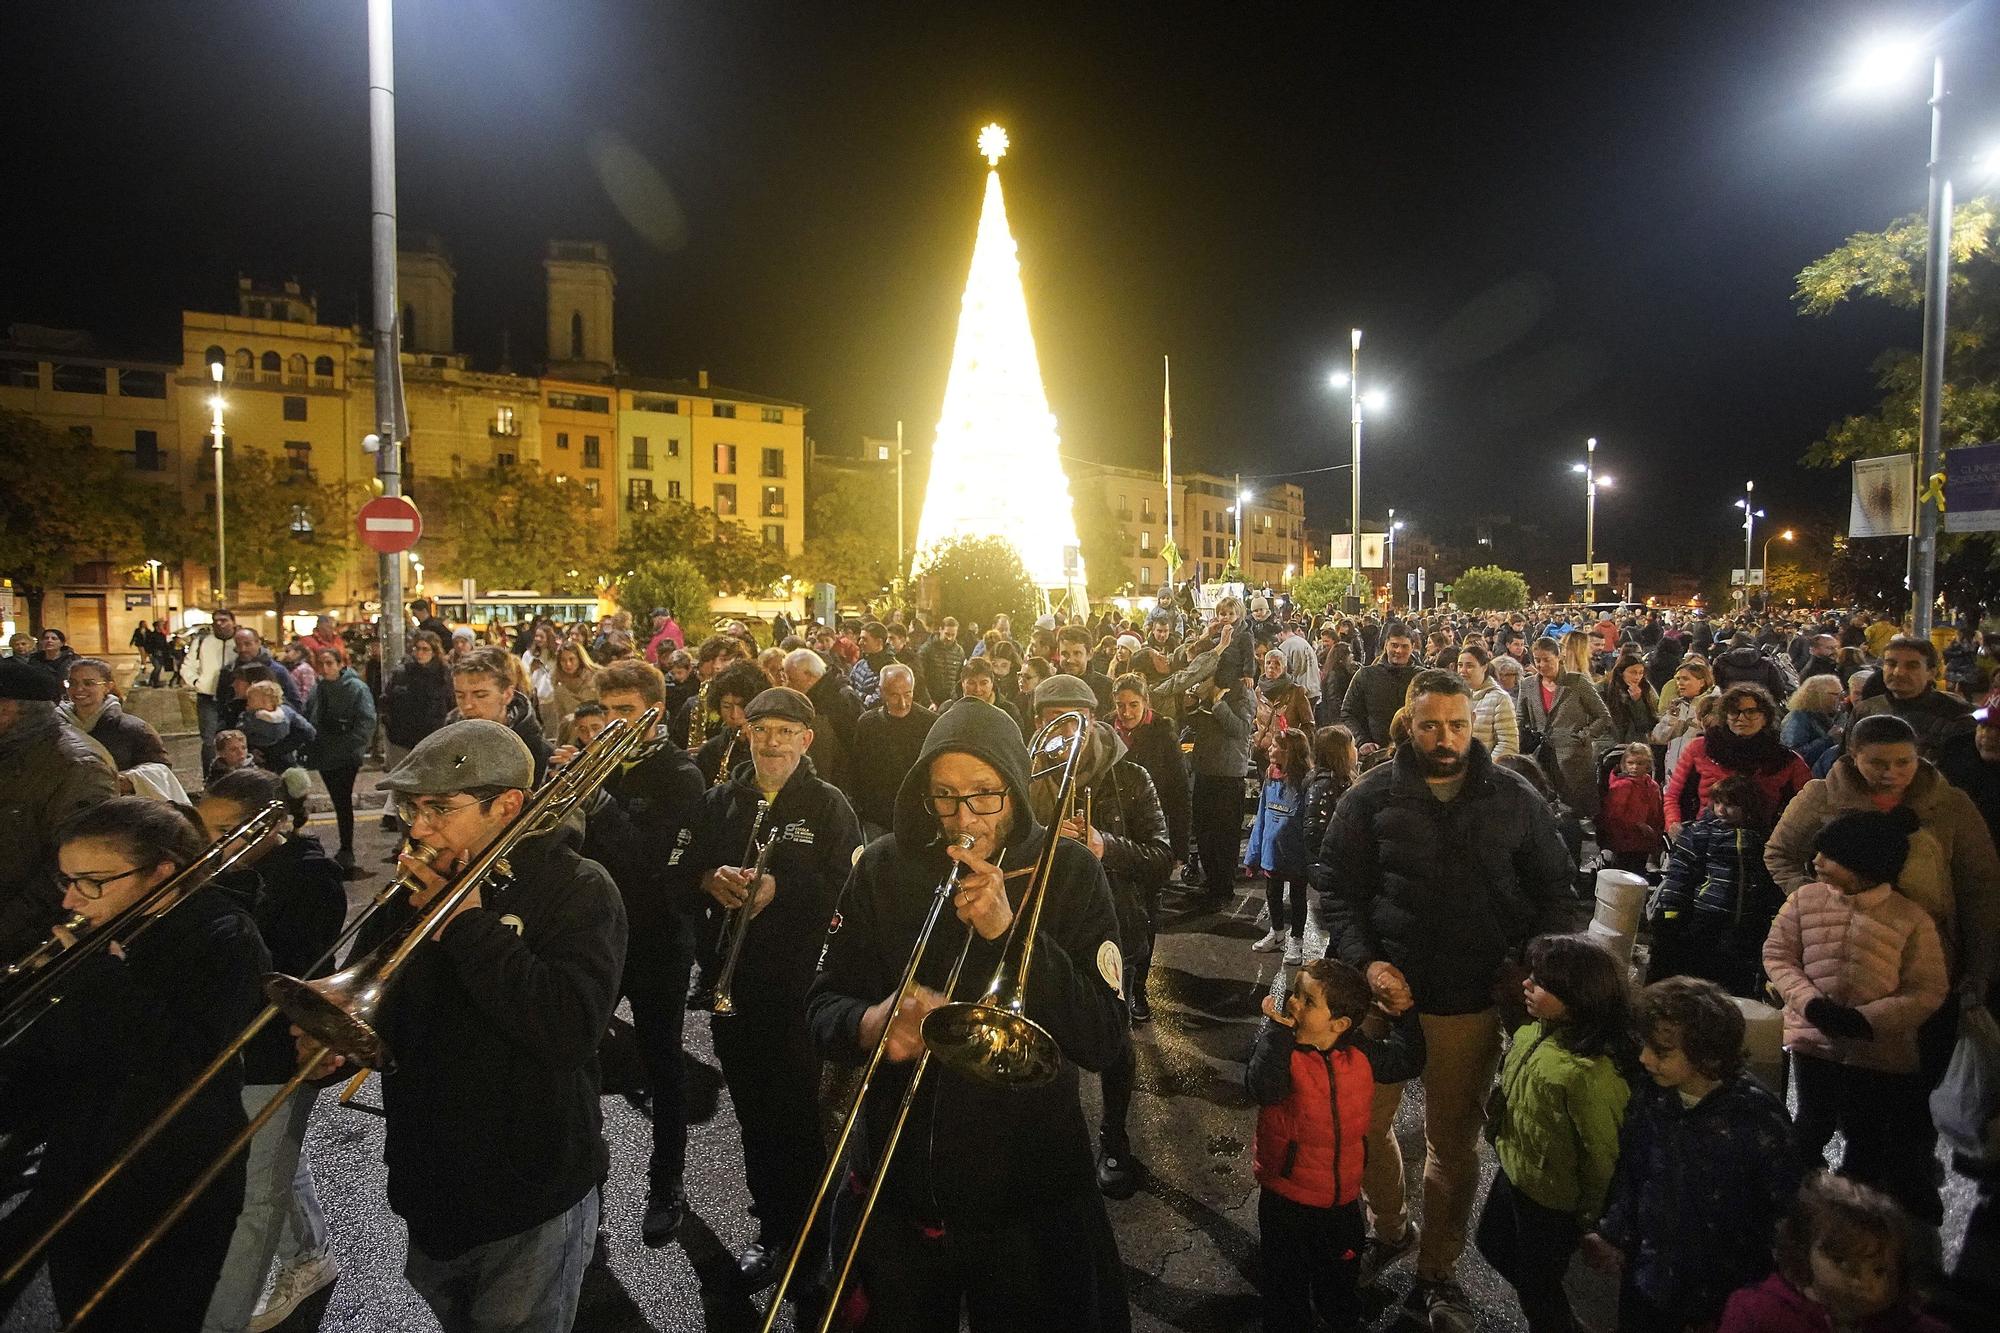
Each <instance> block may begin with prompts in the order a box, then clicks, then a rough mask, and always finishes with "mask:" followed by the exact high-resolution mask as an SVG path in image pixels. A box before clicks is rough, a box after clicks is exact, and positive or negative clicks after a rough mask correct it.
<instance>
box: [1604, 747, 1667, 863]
mask: <svg viewBox="0 0 2000 1333" xmlns="http://www.w3.org/2000/svg"><path fill="white" fill-rule="evenodd" d="M1666 826H1667V813H1666V803H1665V801H1664V800H1663V799H1662V798H1661V795H1660V784H1659V783H1658V782H1657V781H1656V780H1655V779H1654V777H1653V747H1652V746H1650V745H1648V744H1646V743H1645V742H1644V741H1634V742H1632V743H1631V744H1630V745H1628V746H1626V747H1625V753H1624V755H1623V757H1622V758H1621V759H1620V760H1619V763H1618V768H1617V770H1616V771H1615V772H1613V773H1612V775H1611V787H1610V790H1609V791H1608V792H1606V793H1605V796H1604V808H1603V810H1601V811H1600V812H1599V813H1598V817H1597V832H1598V837H1599V839H1600V841H1601V843H1602V845H1603V847H1604V850H1605V851H1607V852H1609V853H1611V864H1612V865H1613V866H1615V867H1617V868H1618V869H1620V870H1629V871H1631V872H1632V873H1633V874H1635V875H1643V874H1645V873H1646V862H1648V861H1650V860H1651V859H1652V858H1653V855H1654V853H1656V852H1658V851H1659V850H1660V834H1661V831H1662V830H1663V829H1665V828H1666Z"/></svg>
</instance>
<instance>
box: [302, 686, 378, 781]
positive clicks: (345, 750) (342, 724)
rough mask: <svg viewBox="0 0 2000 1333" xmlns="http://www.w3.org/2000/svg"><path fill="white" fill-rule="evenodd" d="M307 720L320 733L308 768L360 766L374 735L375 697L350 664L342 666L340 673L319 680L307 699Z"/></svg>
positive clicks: (311, 753)
mask: <svg viewBox="0 0 2000 1333" xmlns="http://www.w3.org/2000/svg"><path fill="white" fill-rule="evenodd" d="M306 720H307V721H309V722H311V723H312V724H313V729H314V730H315V731H317V732H318V733H319V736H318V739H316V740H315V741H314V742H313V743H312V749H311V751H310V755H311V758H310V759H309V760H308V761H307V763H308V766H309V767H312V768H317V769H342V768H360V767H361V760H362V758H363V756H365V755H366V754H367V753H368V742H369V740H370V739H371V738H372V737H373V736H374V735H375V696H374V695H373V694H371V693H369V690H368V686H367V684H366V683H365V682H364V681H363V680H362V679H361V677H360V676H358V675H356V674H355V671H354V668H353V667H342V668H341V670H340V674H339V675H337V676H333V677H331V678H328V679H323V680H321V681H320V683H319V688H318V689H316V690H314V691H313V696H312V698H310V699H308V700H307V701H306Z"/></svg>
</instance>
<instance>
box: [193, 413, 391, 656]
mask: <svg viewBox="0 0 2000 1333" xmlns="http://www.w3.org/2000/svg"><path fill="white" fill-rule="evenodd" d="M225 466H226V472H225V473H224V484H223V496H224V500H223V511H224V517H225V518H226V519H227V521H228V530H229V532H228V535H229V574H230V578H231V581H232V582H233V581H236V580H238V579H240V580H242V581H244V582H246V583H253V584H256V585H257V586H258V587H260V588H266V589H269V590H270V593H271V605H272V607H273V609H275V610H276V611H277V613H278V619H279V622H280V623H283V620H284V616H285V609H286V607H287V605H288V604H289V603H290V601H291V599H292V597H293V595H294V594H305V595H312V594H314V593H318V592H321V591H323V590H325V589H326V588H328V587H330V586H331V585H332V584H333V581H334V580H335V579H337V578H338V577H339V576H340V572H341V571H342V570H343V569H345V568H346V567H347V564H348V561H349V560H350V559H351V558H352V556H353V554H354V551H355V548H356V546H357V545H358V541H357V539H356V538H354V537H353V536H352V533H353V531H354V527H353V523H354V511H355V509H356V508H357V507H358V506H359V505H360V503H361V496H362V492H363V491H364V490H365V489H366V488H365V487H363V486H360V485H354V484H349V483H341V482H319V481H316V480H314V479H313V478H312V476H311V475H309V474H307V473H302V472H294V471H293V470H292V466H291V462H290V460H289V459H284V458H279V457H277V456H275V455H272V454H268V453H263V452H260V451H258V450H255V449H246V448H240V447H236V446H231V448H230V450H229V457H228V458H227V459H226V460H225Z"/></svg>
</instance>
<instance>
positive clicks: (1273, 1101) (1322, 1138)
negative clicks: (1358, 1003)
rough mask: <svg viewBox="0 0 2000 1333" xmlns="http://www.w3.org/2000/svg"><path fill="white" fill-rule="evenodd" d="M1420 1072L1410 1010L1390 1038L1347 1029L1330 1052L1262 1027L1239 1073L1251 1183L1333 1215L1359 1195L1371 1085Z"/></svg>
mask: <svg viewBox="0 0 2000 1333" xmlns="http://www.w3.org/2000/svg"><path fill="white" fill-rule="evenodd" d="M1423 1069H1424V1030H1423V1026H1422V1024H1421V1023H1419V1022H1418V1021H1417V1018H1416V1011H1415V1010H1408V1011H1406V1012H1405V1013H1404V1015H1403V1017H1402V1019H1401V1020H1400V1021H1398V1022H1397V1024H1396V1025H1395V1027H1394V1028H1393V1029H1392V1030H1391V1031H1390V1033H1389V1035H1388V1036H1387V1037H1385V1038H1382V1039H1380V1040H1371V1039H1370V1038H1368V1037H1365V1036H1363V1035H1362V1034H1361V1033H1360V1032H1359V1031H1358V1030H1356V1029H1352V1028H1350V1029H1349V1030H1348V1032H1346V1033H1343V1034H1342V1035H1341V1039H1340V1040H1339V1041H1338V1042H1336V1043H1334V1045H1333V1047H1332V1049H1330V1050H1320V1049H1318V1048H1317V1047H1313V1046H1302V1045H1300V1044H1299V1042H1298V1041H1297V1039H1296V1038H1295V1037H1294V1036H1293V1034H1292V1029H1291V1028H1289V1027H1287V1026H1285V1025H1284V1024H1283V1023H1274V1022H1272V1021H1271V1020H1270V1019H1268V1018H1267V1019H1265V1020H1264V1024H1263V1026H1262V1027H1261V1028H1259V1029H1258V1031H1257V1045H1256V1047H1255V1048H1254V1049H1253V1050H1252V1051H1251V1053H1250V1062H1249V1064H1248V1066H1247V1067H1245V1069H1244V1071H1243V1085H1244V1087H1245V1088H1247V1089H1248V1090H1249V1093H1250V1095H1251V1096H1252V1097H1254V1098H1255V1099H1256V1100H1257V1103H1258V1105H1259V1107H1260V1108H1261V1109H1260V1110H1259V1111H1258V1112H1257V1144H1256V1152H1255V1156H1254V1158H1253V1166H1252V1169H1253V1171H1254V1173H1255V1175H1256V1178H1257V1183H1258V1184H1259V1185H1261V1186H1263V1187H1264V1188H1265V1189H1267V1190H1270V1191H1271V1192H1272V1193H1273V1194H1281V1195H1283V1196H1284V1197H1285V1198H1287V1199H1290V1200H1291V1201H1292V1202H1294V1203H1300V1204H1304V1205H1305V1206H1306V1207H1308V1208H1335V1207H1338V1206H1340V1205H1341V1204H1347V1203H1353V1202H1354V1200H1355V1199H1356V1198H1358V1197H1359V1196H1360V1194H1361V1173H1362V1170H1363V1168H1364V1167H1365V1166H1366V1165H1367V1162H1368V1122H1369V1118H1370V1116H1371V1115H1372V1114H1373V1111H1374V1105H1375V1085H1376V1084H1377V1083H1404V1082H1407V1081H1409V1080H1410V1079H1413V1078H1415V1077H1416V1076H1417V1075H1419V1074H1421V1073H1422V1072H1423Z"/></svg>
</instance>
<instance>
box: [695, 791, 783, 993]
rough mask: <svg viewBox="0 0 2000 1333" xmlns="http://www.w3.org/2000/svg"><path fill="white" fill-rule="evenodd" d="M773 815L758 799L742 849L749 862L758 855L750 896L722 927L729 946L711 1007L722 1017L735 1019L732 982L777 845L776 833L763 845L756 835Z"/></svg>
mask: <svg viewBox="0 0 2000 1333" xmlns="http://www.w3.org/2000/svg"><path fill="white" fill-rule="evenodd" d="M770 813H771V803H770V802H769V801H768V800H765V799H764V798H763V797H761V796H760V797H758V798H757V818H756V820H755V821H754V822H753V823H752V824H751V825H750V845H749V846H748V847H745V848H744V849H743V859H744V860H746V861H749V860H751V856H750V854H751V853H752V852H755V853H756V859H755V860H754V861H752V862H751V870H750V882H749V884H747V885H746V886H745V888H746V890H747V892H748V893H749V895H750V896H749V897H747V898H745V899H744V900H743V906H741V907H739V908H737V909H736V910H735V911H733V912H731V913H730V914H729V916H728V924H726V925H725V926H724V927H723V934H724V935H725V936H726V937H727V938H728V941H729V944H728V948H727V949H726V950H725V951H724V953H723V958H722V971H721V972H720V973H719V974H718V975H717V976H716V979H715V1003H713V1004H711V1005H710V1006H709V1012H710V1013H712V1014H715V1015H716V1016H717V1017H719V1018H733V1017H735V1016H736V997H735V995H733V994H732V993H731V991H732V983H734V982H735V980H736V961H737V960H738V959H739V958H741V957H742V956H743V939H744V937H745V936H746V935H748V934H749V933H750V916H751V912H750V904H751V902H752V901H753V900H754V899H755V898H756V896H757V881H758V880H760V879H762V878H763V877H764V870H765V867H767V866H768V865H770V863H771V849H772V848H773V847H775V846H777V843H778V836H777V835H776V834H775V833H774V834H772V835H771V836H770V837H769V838H766V839H765V840H764V841H763V842H761V843H760V842H758V841H757V835H758V834H760V833H762V832H763V831H764V820H765V819H766V817H768V816H769V815H770Z"/></svg>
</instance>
